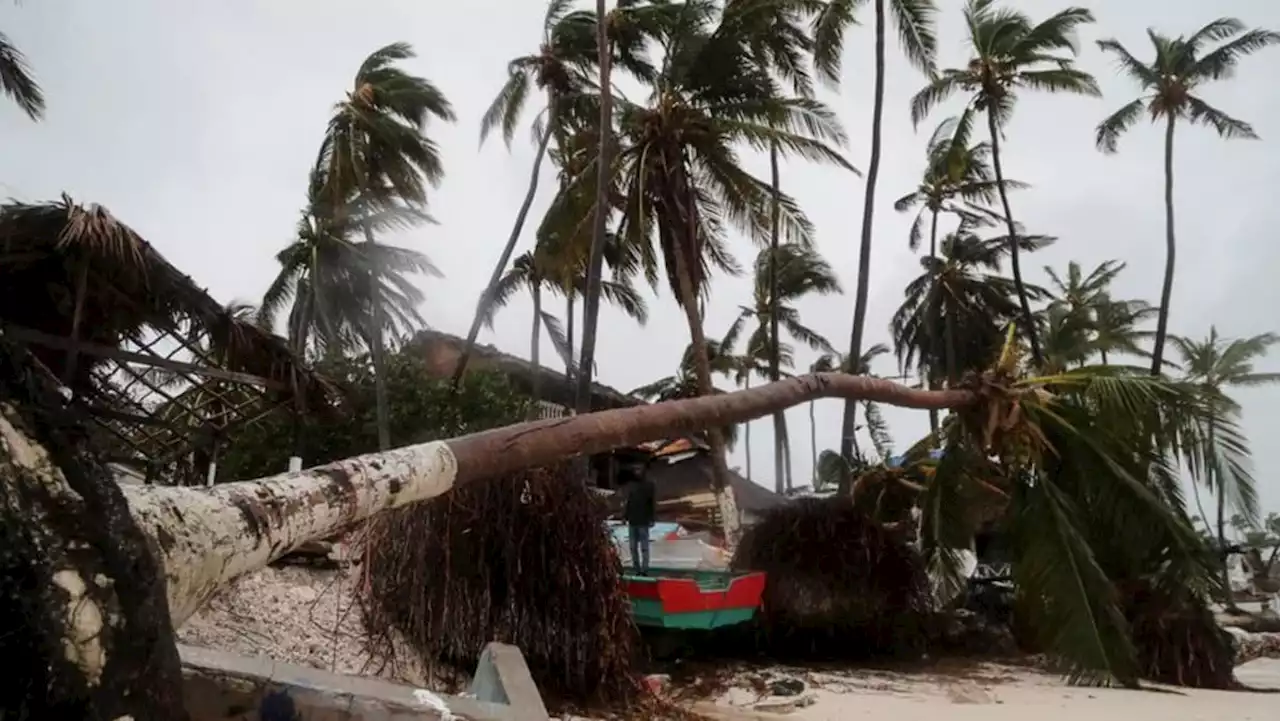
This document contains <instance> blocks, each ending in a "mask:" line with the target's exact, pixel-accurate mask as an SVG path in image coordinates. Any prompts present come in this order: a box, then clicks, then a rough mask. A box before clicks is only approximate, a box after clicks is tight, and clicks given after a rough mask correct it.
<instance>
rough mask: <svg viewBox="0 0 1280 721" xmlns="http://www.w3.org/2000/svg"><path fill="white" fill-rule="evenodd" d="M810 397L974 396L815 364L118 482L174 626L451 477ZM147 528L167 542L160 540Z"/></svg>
mask: <svg viewBox="0 0 1280 721" xmlns="http://www.w3.org/2000/svg"><path fill="white" fill-rule="evenodd" d="M818 398H842V399H854V400H869V401H875V402H877V403H884V404H887V405H891V406H897V407H901V408H915V409H929V408H964V407H969V406H972V405H974V404H975V403H978V402H980V399H979V397H978V396H977V395H976V394H974V393H972V392H970V391H965V390H946V391H927V390H917V389H913V388H908V387H906V386H903V385H900V384H897V383H893V382H892V381H886V380H880V379H876V378H867V377H865V376H852V375H848V374H845V373H819V374H813V375H807V376H799V377H797V378H788V379H786V380H783V381H780V382H778V383H770V384H768V385H765V386H760V387H757V388H752V389H751V390H749V391H736V392H732V393H723V394H718V395H715V396H704V397H700V398H692V399H687V400H676V401H668V402H666V403H654V404H648V405H643V406H638V407H635V408H622V409H614V410H606V411H597V412H595V413H586V414H583V415H580V416H574V417H572V418H553V419H548V420H542V421H535V422H532V423H518V424H515V425H512V426H506V427H503V428H495V429H492V430H488V431H481V432H479V433H473V434H471V435H467V436H462V437H459V438H453V439H448V440H443V441H435V442H431V443H422V444H417V445H412V446H407V447H405V448H402V449H399V450H397V451H396V452H395V454H394V456H389V455H388V454H383V453H373V454H369V455H365V456H360V457H357V458H351V459H346V460H341V461H336V462H334V463H329V464H326V465H323V466H318V467H315V468H310V469H307V470H304V471H302V472H300V473H292V474H280V475H276V476H272V477H270V478H264V479H260V480H257V481H241V482H234V483H223V484H221V485H218V486H214V487H213V488H181V487H168V486H138V485H126V486H123V487H120V490H122V491H123V492H124V495H125V497H126V499H127V500H128V503H129V508H130V511H131V513H132V515H133V517H134V518H135V519H137V521H138V527H139V528H140V529H141V531H142V532H143V533H145V534H147V535H148V536H150V537H151V541H152V544H153V545H152V548H154V549H155V558H156V559H157V560H158V561H160V563H161V564H162V565H163V567H164V569H165V573H166V577H167V578H168V583H167V584H166V592H167V594H168V602H169V609H170V611H171V613H172V615H173V624H174V625H175V626H177V625H181V624H182V622H183V621H185V620H186V619H187V618H189V617H190V616H191V614H192V613H194V612H195V611H196V609H198V608H199V607H200V606H201V605H202V604H203V603H204V601H205V600H207V599H208V598H209V597H210V596H211V595H212V594H213V593H214V592H216V591H217V590H218V589H219V588H220V587H222V586H225V585H226V584H227V583H229V582H231V581H232V580H233V579H235V578H237V577H239V576H241V575H243V574H245V573H249V572H252V571H256V570H258V569H260V568H263V567H264V566H266V565H267V564H268V563H270V562H271V561H273V560H275V559H277V558H279V557H281V556H283V555H285V554H286V553H288V552H290V551H291V550H293V549H295V548H297V547H298V546H300V545H302V544H304V543H307V542H309V541H315V540H321V539H324V538H328V537H329V536H332V535H333V534H334V533H335V532H336V531H337V530H339V529H342V528H346V527H349V526H351V525H353V524H355V523H358V522H360V521H363V520H365V519H367V518H369V517H370V516H371V515H373V514H375V513H379V512H381V511H384V510H388V509H392V508H398V507H402V506H405V505H407V504H410V503H416V502H419V501H424V500H428V499H431V498H434V497H436V496H439V495H441V494H443V493H447V492H448V491H449V490H450V489H451V488H453V487H455V486H460V485H465V484H469V483H474V482H477V481H480V480H482V479H496V478H501V477H503V476H504V475H505V474H509V473H512V472H514V471H517V470H520V469H523V468H531V467H536V466H545V465H553V464H555V463H560V462H563V461H564V460H566V459H569V458H573V457H576V456H579V455H595V454H598V453H606V452H608V451H610V450H613V449H617V448H623V447H630V446H634V445H636V444H637V443H644V442H646V441H651V440H656V439H659V438H671V437H673V436H678V435H680V434H686V433H694V432H697V431H699V430H701V429H709V430H711V431H712V432H714V437H718V436H719V430H718V429H720V428H724V427H726V426H730V425H733V424H736V423H743V422H746V421H750V420H754V419H757V418H763V417H764V416H767V415H771V414H772V413H774V412H775V411H778V410H782V409H786V408H791V407H794V406H796V405H799V404H801V403H807V402H809V401H811V400H815V399H818ZM8 409H9V406H5V405H3V404H0V434H2V437H4V438H5V439H9V438H10V433H11V432H16V431H14V426H13V425H12V424H10V423H8V422H7V420H6V419H5V416H7V415H8V413H9V410H8ZM32 442H33V443H34V441H32ZM14 447H26V446H21V445H18V444H17V443H16V442H15V443H0V467H3V465H4V463H6V462H9V461H11V460H12V461H16V462H17V463H18V464H19V465H22V464H24V463H26V464H27V465H30V464H31V463H32V462H33V461H32V459H34V460H37V461H40V463H41V465H40V466H39V468H38V469H37V470H43V469H44V468H45V467H46V466H45V465H43V464H44V463H45V461H44V460H43V459H45V458H46V456H44V455H41V454H18V457H17V458H13V459H9V458H6V456H7V455H10V454H9V450H8V449H10V448H14ZM720 457H721V458H723V455H721V456H720ZM55 458H56V456H55ZM392 458H394V461H393V462H392V460H391V459H392ZM735 518H736V516H735ZM157 536H159V537H165V538H166V539H168V540H172V541H173V542H168V540H166V543H163V544H161V543H159V542H158V541H157V540H156V537H157Z"/></svg>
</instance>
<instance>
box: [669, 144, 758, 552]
mask: <svg viewBox="0 0 1280 721" xmlns="http://www.w3.org/2000/svg"><path fill="white" fill-rule="evenodd" d="M675 167H678V168H683V167H684V166H683V163H681V164H679V165H677V166H675ZM677 172H679V171H677ZM677 179H678V180H681V181H684V182H680V183H678V184H677V185H676V190H675V191H674V192H673V193H671V196H673V197H672V200H673V201H675V202H672V203H671V204H670V207H671V208H672V209H674V210H677V212H680V215H681V216H682V217H679V219H678V221H677V222H676V223H671V224H670V239H671V246H672V255H673V256H674V260H675V272H676V287H677V288H679V290H680V297H679V298H678V299H677V300H678V301H679V302H680V306H681V307H682V308H683V309H684V315H685V320H686V322H688V324H689V340H690V342H691V343H692V344H693V369H694V376H695V380H696V381H697V384H698V395H699V396H710V395H712V393H713V392H714V389H713V388H712V386H711V359H710V357H709V356H708V354H707V335H706V333H705V331H704V330H703V328H702V314H701V313H700V312H699V309H698V292H697V289H696V288H695V287H694V285H693V269H692V268H690V267H689V262H688V260H689V258H696V257H697V255H696V254H695V253H689V254H687V255H686V246H687V247H688V248H689V249H692V250H694V251H696V250H697V248H698V219H697V216H696V213H697V207H698V206H697V203H696V202H694V196H693V188H692V186H691V185H690V184H689V183H688V182H687V178H683V177H680V176H677ZM682 194H683V196H684V197H683V198H680V197H679V196H681V195H682ZM724 427H725V426H710V427H708V428H707V429H706V433H707V440H708V445H710V446H711V481H712V486H713V492H714V493H715V496H716V506H717V509H718V511H719V515H720V523H721V530H722V532H723V534H724V542H725V545H726V546H728V547H730V548H732V547H734V546H736V545H737V542H738V528H739V525H740V523H739V522H740V520H741V519H740V518H739V516H738V504H737V501H736V499H735V498H734V493H733V487H732V485H730V483H729V466H728V465H727V463H726V462H725V445H724V435H723V433H721V430H720V429H721V428H724Z"/></svg>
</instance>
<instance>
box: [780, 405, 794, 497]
mask: <svg viewBox="0 0 1280 721" xmlns="http://www.w3.org/2000/svg"><path fill="white" fill-rule="evenodd" d="M781 415H782V419H783V420H782V452H783V453H784V454H785V456H786V457H785V459H784V463H785V465H784V466H783V467H784V468H786V469H787V491H788V492H790V491H793V490H795V487H796V479H795V475H794V473H793V471H794V469H795V464H794V463H792V462H791V429H789V428H788V427H787V421H786V418H787V416H786V414H785V413H784V414H781Z"/></svg>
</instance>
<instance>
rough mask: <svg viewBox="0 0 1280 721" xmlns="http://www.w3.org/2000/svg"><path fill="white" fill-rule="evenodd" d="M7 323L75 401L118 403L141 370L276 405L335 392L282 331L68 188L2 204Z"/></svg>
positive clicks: (1, 308)
mask: <svg viewBox="0 0 1280 721" xmlns="http://www.w3.org/2000/svg"><path fill="white" fill-rule="evenodd" d="M0 330H3V332H4V333H5V334H6V335H8V336H11V337H13V338H15V339H17V340H20V341H23V342H25V343H27V344H28V346H29V347H30V348H31V352H32V354H33V355H34V356H35V357H36V359H37V360H39V361H40V362H41V363H42V364H43V365H44V366H45V367H46V368H47V369H48V370H49V371H50V372H51V373H52V374H54V375H55V376H57V377H58V378H59V379H60V380H61V382H62V383H63V385H65V386H67V387H68V388H70V389H71V390H72V392H73V394H74V396H75V397H77V398H86V399H90V400H95V399H96V400H99V401H102V402H104V403H108V402H109V400H108V399H107V398H106V396H105V395H104V394H105V393H106V391H105V390H104V386H105V385H110V383H109V382H108V380H107V377H108V376H111V375H112V374H119V373H122V372H123V373H129V372H133V373H135V375H136V374H137V372H138V371H137V368H138V367H146V368H150V369H151V370H156V369H159V370H160V371H162V372H165V373H168V374H169V375H170V377H172V376H173V375H175V374H181V375H183V376H184V377H185V378H187V379H192V378H195V379H196V380H197V381H203V380H207V379H211V378H216V379H218V380H219V382H220V383H223V384H241V385H244V386H246V387H253V388H255V389H256V391H255V392H258V393H260V395H261V397H262V398H263V399H266V400H269V401H270V402H273V403H282V402H287V401H289V400H291V399H293V398H295V396H296V391H303V392H304V394H305V395H304V397H306V398H308V399H309V405H313V406H314V405H315V404H318V403H322V402H328V401H330V400H332V399H333V398H334V397H335V396H336V389H335V387H334V386H332V385H331V384H329V383H327V382H326V381H324V380H323V379H322V378H321V377H319V376H317V375H316V374H314V373H312V372H311V371H309V370H308V369H306V368H305V367H303V365H302V363H301V362H300V361H299V360H298V359H297V358H296V356H295V355H294V354H293V353H292V352H291V351H290V349H289V348H288V346H287V344H286V343H285V342H284V340H283V339H282V338H280V337H278V336H275V335H274V334H272V333H271V332H269V331H267V330H264V329H262V328H259V327H257V326H256V325H254V324H252V323H250V322H247V321H244V320H240V319H238V318H237V317H235V316H234V315H233V314H232V313H231V312H230V311H229V310H228V309H227V308H225V307H224V306H223V305H222V304H220V303H218V302H217V301H216V300H214V299H213V298H212V297H210V296H209V294H208V293H207V292H205V291H204V289H202V288H200V287H199V286H197V285H196V283H195V282H194V281H193V280H192V279H191V278H190V277H189V276H187V275H186V274H184V273H182V272H181V271H179V270H178V269H177V268H175V267H174V266H173V265H172V264H170V263H169V262H168V261H167V260H165V259H164V257H163V256H161V255H160V253H159V252H157V251H156V250H155V248H153V247H152V246H151V245H150V244H149V243H148V242H147V241H145V240H143V239H142V238H141V237H140V236H139V235H138V234H137V233H136V232H134V231H133V230H132V229H131V228H130V227H129V226H127V225H125V224H124V223H122V222H120V221H119V220H117V219H116V218H115V217H113V216H112V215H111V213H110V212H108V211H107V210H106V209H105V208H103V207H101V206H99V205H88V206H82V205H78V204H76V203H75V202H74V201H72V200H71V198H69V197H67V196H65V195H64V196H63V197H62V198H61V199H60V200H58V201H53V202H47V203H35V204H28V203H16V202H14V203H8V204H5V205H2V206H0ZM110 400H111V401H115V403H111V404H112V405H114V406H115V410H116V411H117V412H118V411H120V410H121V409H120V407H119V405H118V402H119V401H120V400H121V399H120V398H119V397H115V398H113V399H110ZM134 405H136V406H139V409H138V410H143V411H146V410H148V408H150V409H151V410H154V408H153V407H151V406H148V408H142V407H141V406H142V405H144V404H139V403H135V404H134ZM144 415H145V414H144ZM225 415H226V411H225V409H224V410H223V416H225Z"/></svg>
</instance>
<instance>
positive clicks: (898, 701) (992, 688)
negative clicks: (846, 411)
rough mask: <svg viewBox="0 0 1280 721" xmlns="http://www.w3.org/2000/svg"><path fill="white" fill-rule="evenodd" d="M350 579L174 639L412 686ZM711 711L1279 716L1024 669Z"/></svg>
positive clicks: (936, 676)
mask: <svg viewBox="0 0 1280 721" xmlns="http://www.w3.org/2000/svg"><path fill="white" fill-rule="evenodd" d="M358 582H359V575H358V573H357V572H353V571H320V570H313V569H306V568H268V569H265V570H263V571H261V572H259V573H256V574H253V575H250V576H248V577H246V578H244V579H241V580H240V581H239V582H237V583H236V584H234V585H233V586H231V587H230V588H228V589H226V590H224V591H223V592H222V593H220V594H219V595H218V596H217V597H215V598H214V599H213V600H212V601H211V602H210V603H209V604H208V605H207V606H206V607H205V608H204V609H202V610H201V611H200V612H199V613H198V614H196V615H195V616H194V617H192V618H191V619H190V620H189V621H188V622H187V623H186V624H185V625H184V626H183V627H182V628H181V629H179V632H178V636H179V639H180V640H181V641H182V642H183V643H189V644H193V645H198V646H206V647H212V648H218V649H222V650H226V651H232V652H235V653H240V654H245V655H253V656H270V657H272V658H275V659H276V660H279V661H285V662H289V663H295V664H300V665H304V666H311V667H314V668H322V669H325V670H331V671H336V672H338V673H347V674H358V675H370V676H381V677H384V678H387V679H390V680H396V681H401V682H405V683H412V684H415V685H422V684H423V683H424V676H425V674H424V672H423V670H422V669H421V668H419V667H417V665H416V664H412V663H408V662H406V659H407V658H408V654H406V653H398V654H397V659H395V660H396V661H398V663H392V662H391V659H386V658H370V656H369V654H368V653H367V651H366V650H365V648H364V641H363V633H362V629H361V622H360V616H359V613H360V612H359V609H358V608H357V607H355V606H354V604H353V603H352V594H351V591H352V589H353V588H355V584H356V583H358ZM1237 675H1238V677H1239V678H1240V680H1241V681H1242V682H1244V683H1246V684H1248V685H1250V686H1252V687H1255V688H1272V689H1277V690H1280V660H1277V659H1258V660H1255V661H1251V662H1249V663H1247V664H1244V665H1243V666H1240V667H1239V668H1238V669H1237ZM779 677H786V678H798V679H800V680H803V681H804V682H805V686H806V690H805V691H804V692H803V693H802V694H801V696H802V697H804V701H803V702H801V703H807V704H808V705H804V706H802V707H790V708H789V707H787V706H785V705H784V706H782V707H778V706H774V707H773V709H772V711H773V712H774V713H764V712H763V711H761V710H758V709H757V706H758V705H759V704H760V702H761V701H762V700H763V699H762V698H761V696H760V694H759V693H758V692H757V691H755V690H752V689H753V688H759V687H760V686H761V681H762V680H765V681H767V680H768V679H769V678H779ZM431 685H432V686H436V684H431ZM776 700H777V701H779V702H781V703H784V704H785V703H786V701H785V700H784V699H776ZM715 705H716V708H718V709H720V710H721V711H720V713H722V714H725V716H724V717H723V718H724V719H725V720H726V721H731V720H732V719H741V720H743V721H745V720H747V719H759V720H761V721H763V720H764V719H778V718H787V719H793V720H794V721H837V720H843V719H849V718H876V719H884V720H885V721H917V720H919V721H925V720H926V719H927V720H928V721H936V719H938V718H945V719H946V720H947V721H968V720H969V719H973V720H975V721H977V720H978V719H981V720H982V721H1002V720H1004V719H1008V720H1009V721H1014V720H1015V719H1016V720H1017V721H1026V719H1027V718H1028V717H1029V716H1030V715H1034V716H1035V719H1036V721H1068V720H1070V721H1079V720H1080V719H1083V718H1087V719H1088V721H1263V720H1264V719H1266V720H1267V721H1271V720H1273V719H1276V718H1277V717H1278V715H1277V709H1280V695H1278V694H1270V693H1249V692H1220V691H1201V690H1193V689H1173V688H1160V687H1153V688H1151V689H1149V690H1142V691H1127V690H1120V689H1091V688H1074V687H1069V686H1067V685H1066V684H1065V683H1064V682H1063V681H1062V679H1061V678H1059V677H1057V676H1053V675H1050V674H1046V673H1042V672H1039V671H1036V670H1033V669H1029V668H1025V667H1020V666H1008V665H1002V664H993V663H957V664H942V665H940V666H939V667H938V668H931V669H929V670H920V671H915V670H912V671H898V670H895V671H882V670H871V669H856V670H849V671H844V672H830V671H823V672H811V671H805V670H801V669H785V668H770V669H744V670H743V671H742V672H741V673H738V674H735V675H734V677H733V681H732V683H731V687H730V688H729V689H728V690H727V691H726V692H725V693H723V694H722V695H721V696H720V697H719V698H718V699H715ZM779 711H781V712H783V713H776V712H779Z"/></svg>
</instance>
